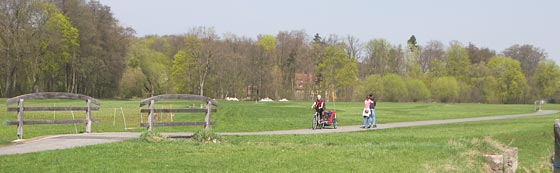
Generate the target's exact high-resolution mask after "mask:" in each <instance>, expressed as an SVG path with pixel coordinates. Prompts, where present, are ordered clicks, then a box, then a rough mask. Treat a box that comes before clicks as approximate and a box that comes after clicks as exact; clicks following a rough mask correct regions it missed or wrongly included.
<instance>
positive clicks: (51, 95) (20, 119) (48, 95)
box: [6, 92, 100, 139]
mask: <svg viewBox="0 0 560 173" xmlns="http://www.w3.org/2000/svg"><path fill="white" fill-rule="evenodd" d="M33 99H80V100H84V101H85V102H86V106H85V107H25V106H24V104H23V103H24V101H25V100H33ZM16 103H17V107H9V106H10V105H12V104H16ZM91 103H93V104H96V105H98V106H99V105H100V102H99V101H98V100H97V99H95V98H92V97H89V96H85V95H81V94H74V93H61V92H41V93H31V94H25V95H21V96H17V97H14V98H10V99H8V100H6V106H7V109H8V111H9V112H17V113H18V115H17V121H8V122H6V124H7V125H17V135H18V138H19V139H23V125H27V124H75V123H86V130H85V132H86V133H90V132H91V123H92V122H93V121H92V119H91V111H97V110H99V107H92V106H91ZM25 111H85V112H86V119H85V120H35V121H25V120H24V112H25Z"/></svg>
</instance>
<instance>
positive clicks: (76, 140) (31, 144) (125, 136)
mask: <svg viewBox="0 0 560 173" xmlns="http://www.w3.org/2000/svg"><path fill="white" fill-rule="evenodd" d="M558 112H560V111H552V110H543V111H539V112H535V113H529V114H518V115H502V116H487V117H476V118H461V119H450V120H428V121H414V122H399V123H387V124H378V125H377V128H375V129H362V128H359V126H358V125H354V126H340V127H338V128H337V129H332V127H329V128H328V129H322V130H311V129H299V130H279V131H265V132H223V133H220V135H287V134H322V133H339V132H355V131H366V130H379V129H388V128H399V127H412V126H427V125H436V124H451V123H463V122H473V121H488V120H502V119H511V118H521V117H531V116H542V115H550V114H555V113H558ZM139 135H140V133H138V132H111V133H90V134H68V135H56V136H47V137H39V138H33V139H27V140H24V141H21V142H18V143H15V144H13V145H8V146H4V147H0V155H10V154H22V153H31V152H40V151H47V150H56V149H66V148H72V147H80V146H88V145H95V144H102V143H110V142H118V141H124V140H130V139H135V138H138V136H139ZM162 135H165V136H169V137H184V136H192V133H162Z"/></svg>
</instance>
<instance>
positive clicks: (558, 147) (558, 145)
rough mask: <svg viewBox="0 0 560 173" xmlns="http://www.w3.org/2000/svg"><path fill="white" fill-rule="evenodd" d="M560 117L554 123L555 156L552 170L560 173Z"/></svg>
mask: <svg viewBox="0 0 560 173" xmlns="http://www.w3.org/2000/svg"><path fill="white" fill-rule="evenodd" d="M559 131H560V119H556V122H555V123H554V156H553V158H552V170H553V172H554V173H560V164H559V163H558V162H560V136H559V134H560V133H559Z"/></svg>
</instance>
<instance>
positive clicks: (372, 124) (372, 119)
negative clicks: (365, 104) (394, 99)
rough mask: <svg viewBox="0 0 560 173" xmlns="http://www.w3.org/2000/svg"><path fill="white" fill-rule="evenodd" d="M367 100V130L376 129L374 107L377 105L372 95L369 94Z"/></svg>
mask: <svg viewBox="0 0 560 173" xmlns="http://www.w3.org/2000/svg"><path fill="white" fill-rule="evenodd" d="M368 97H369V100H370V105H369V113H370V115H369V120H368V121H369V122H368V124H369V126H368V128H377V123H376V122H375V121H376V119H375V106H376V105H377V100H375V97H374V96H373V94H369V95H368Z"/></svg>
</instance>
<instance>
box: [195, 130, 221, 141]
mask: <svg viewBox="0 0 560 173" xmlns="http://www.w3.org/2000/svg"><path fill="white" fill-rule="evenodd" d="M193 139H194V140H195V141H198V142H213V143H218V142H220V141H221V140H222V137H221V136H220V135H218V134H217V133H215V132H213V131H212V130H210V129H202V130H199V131H196V132H194V134H193Z"/></svg>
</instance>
